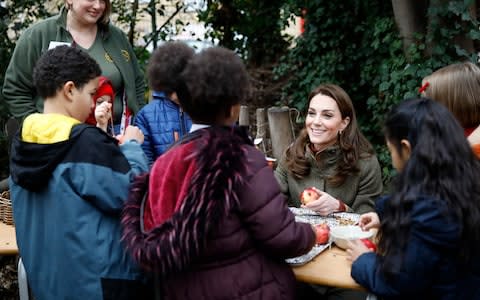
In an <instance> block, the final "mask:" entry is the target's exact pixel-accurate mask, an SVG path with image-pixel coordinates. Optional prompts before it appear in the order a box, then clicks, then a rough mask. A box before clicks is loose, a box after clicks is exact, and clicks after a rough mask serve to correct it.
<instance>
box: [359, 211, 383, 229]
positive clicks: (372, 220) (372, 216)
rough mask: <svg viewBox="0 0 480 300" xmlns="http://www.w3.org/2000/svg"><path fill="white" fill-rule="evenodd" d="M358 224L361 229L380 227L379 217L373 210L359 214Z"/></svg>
mask: <svg viewBox="0 0 480 300" xmlns="http://www.w3.org/2000/svg"><path fill="white" fill-rule="evenodd" d="M358 226H360V228H362V230H363V231H367V230H370V229H371V228H378V227H380V218H379V217H378V215H377V213H375V212H369V213H366V214H363V215H361V216H360V220H359V221H358Z"/></svg>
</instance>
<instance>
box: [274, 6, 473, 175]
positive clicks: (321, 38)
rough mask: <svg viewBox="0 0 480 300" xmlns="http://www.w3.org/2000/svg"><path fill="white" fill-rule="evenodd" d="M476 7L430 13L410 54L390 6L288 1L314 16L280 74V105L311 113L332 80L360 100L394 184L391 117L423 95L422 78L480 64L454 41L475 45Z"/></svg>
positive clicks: (363, 122) (363, 120) (364, 126)
mask: <svg viewBox="0 0 480 300" xmlns="http://www.w3.org/2000/svg"><path fill="white" fill-rule="evenodd" d="M471 3H472V1H470V0H466V1H462V0H459V1H449V4H448V5H444V6H439V7H432V8H430V9H429V10H428V14H427V15H426V16H425V18H429V19H431V20H433V21H432V22H431V23H430V27H429V30H428V33H427V34H426V35H425V36H420V35H418V36H417V43H415V44H413V45H412V46H411V47H410V48H409V49H408V50H407V53H406V54H405V53H404V49H403V43H402V39H401V38H400V36H399V33H398V30H397V27H396V25H395V21H394V17H393V9H392V7H391V2H390V1H379V0H345V1H324V0H318V1H298V0H291V1H289V2H288V4H287V5H286V6H285V8H286V9H288V10H289V11H291V12H293V13H295V14H297V15H300V14H301V10H302V9H305V10H306V11H307V14H306V27H305V32H304V34H303V35H302V36H301V37H299V38H298V39H297V40H296V46H295V47H293V48H292V49H290V51H289V53H288V54H287V55H285V56H283V57H282V58H281V61H280V63H279V65H278V67H277V68H276V69H275V73H276V76H277V79H281V78H288V84H286V85H285V87H284V89H283V99H282V103H281V104H282V105H289V106H292V107H295V108H297V109H299V110H300V111H305V109H306V106H307V96H308V93H309V91H310V90H311V89H312V88H313V87H315V86H317V85H319V84H320V83H325V82H332V83H336V84H339V85H340V86H342V87H343V88H344V89H345V90H346V91H347V93H348V94H349V95H350V97H351V98H352V101H353V102H354V105H355V109H356V112H357V116H358V119H359V123H360V127H361V130H362V132H363V133H364V134H365V135H366V136H367V137H368V138H369V140H370V141H371V142H372V143H373V144H374V146H375V148H376V150H377V155H378V158H379V160H380V163H381V165H382V169H383V176H384V181H385V183H388V182H389V181H390V179H391V177H392V176H393V174H394V171H393V169H392V167H391V163H390V156H389V154H388V150H387V149H386V146H385V145H384V138H383V134H382V123H383V119H384V116H385V114H386V113H387V112H388V111H389V109H390V108H391V107H392V106H393V105H395V104H396V103H399V102H400V101H402V100H403V99H406V98H410V97H416V96H419V94H418V88H419V87H420V85H421V81H422V78H423V77H425V76H426V75H429V74H430V73H432V72H433V71H434V70H436V69H438V68H440V67H442V66H445V65H448V64H450V63H453V62H458V61H464V60H471V61H474V62H476V61H477V60H478V55H477V54H476V53H469V52H468V51H466V50H465V49H462V48H461V47H460V46H459V45H456V44H455V43H452V41H454V40H455V38H456V37H458V36H459V35H462V34H467V36H468V37H470V38H471V39H473V40H478V39H479V37H480V32H479V29H478V28H479V27H478V22H477V21H476V19H475V17H472V16H471V15H470V14H469V9H468V8H469V6H470V5H471ZM427 45H428V46H427Z"/></svg>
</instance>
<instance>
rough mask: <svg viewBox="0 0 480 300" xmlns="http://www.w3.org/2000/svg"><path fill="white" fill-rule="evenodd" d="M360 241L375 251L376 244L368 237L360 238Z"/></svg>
mask: <svg viewBox="0 0 480 300" xmlns="http://www.w3.org/2000/svg"><path fill="white" fill-rule="evenodd" d="M361 241H362V243H363V244H364V245H365V246H367V248H368V249H370V250H372V251H373V252H375V251H377V245H375V243H374V242H372V241H371V240H369V239H361Z"/></svg>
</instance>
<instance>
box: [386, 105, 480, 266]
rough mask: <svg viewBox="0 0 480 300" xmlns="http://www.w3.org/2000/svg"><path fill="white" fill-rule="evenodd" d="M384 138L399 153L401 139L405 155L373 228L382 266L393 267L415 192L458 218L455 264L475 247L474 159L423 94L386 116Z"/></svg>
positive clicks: (477, 191) (479, 213)
mask: <svg viewBox="0 0 480 300" xmlns="http://www.w3.org/2000/svg"><path fill="white" fill-rule="evenodd" d="M384 132H385V137H386V139H387V141H389V143H391V144H392V145H393V147H395V149H396V150H397V151H398V153H401V144H400V143H401V140H403V139H405V140H408V141H409V143H410V145H411V153H410V158H409V159H408V161H407V162H406V163H405V165H404V167H403V169H402V170H401V171H400V173H399V174H398V175H397V177H396V178H395V180H394V183H393V189H392V196H391V198H390V199H389V201H388V203H387V204H386V206H385V211H384V216H383V218H382V220H381V226H380V230H379V243H378V247H379V252H380V253H382V254H383V255H384V260H383V262H382V264H383V265H382V268H383V270H384V272H385V273H386V274H387V275H388V274H390V275H392V274H394V273H396V272H398V271H399V268H400V266H401V262H400V263H399V262H398V260H397V259H398V258H399V257H400V260H402V259H403V257H404V253H405V249H406V244H407V241H408V238H409V235H410V229H411V211H412V207H413V204H414V203H415V201H418V199H419V196H420V195H425V196H428V197H433V199H435V200H436V201H439V206H440V207H446V209H445V211H444V214H445V215H446V216H447V217H451V218H452V220H454V221H455V222H459V225H460V228H461V232H460V235H461V237H460V239H459V242H460V244H459V245H457V246H458V247H457V248H458V259H459V262H462V261H463V262H467V261H468V260H469V259H470V258H471V257H472V256H474V255H478V252H477V251H478V250H479V248H480V230H479V228H480V162H479V160H478V159H477V158H476V157H475V155H474V154H473V152H472V149H471V148H470V145H469V144H468V142H467V140H466V139H465V136H464V134H463V129H462V127H461V126H460V124H459V122H458V121H457V120H456V119H455V117H454V116H453V115H452V114H451V113H450V112H449V111H448V109H447V108H446V107H445V106H443V105H441V104H439V103H437V102H435V101H433V100H430V99H427V98H419V99H410V100H406V101H404V102H402V103H400V104H399V105H398V106H396V107H394V108H393V109H392V110H391V111H390V113H389V114H388V116H387V118H386V121H385V126H384Z"/></svg>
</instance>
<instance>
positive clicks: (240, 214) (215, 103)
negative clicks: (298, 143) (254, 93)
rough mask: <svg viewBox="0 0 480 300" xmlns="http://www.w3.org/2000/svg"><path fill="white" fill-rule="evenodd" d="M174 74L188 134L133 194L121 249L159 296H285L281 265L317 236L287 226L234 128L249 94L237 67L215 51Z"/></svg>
mask: <svg viewBox="0 0 480 300" xmlns="http://www.w3.org/2000/svg"><path fill="white" fill-rule="evenodd" d="M182 76H183V78H184V80H185V83H186V86H185V87H184V89H183V90H181V91H179V92H180V93H181V94H180V95H179V96H180V97H179V99H180V101H181V105H182V107H183V108H184V109H185V111H186V112H187V113H188V114H189V115H190V116H191V118H192V120H193V125H192V129H191V130H190V134H188V135H187V136H186V137H184V138H183V139H182V140H180V141H179V142H177V143H176V144H175V145H174V146H173V147H172V148H170V149H169V150H168V151H167V152H166V153H165V154H163V155H162V156H160V157H159V158H158V159H157V160H156V162H155V163H154V165H153V167H152V170H151V173H150V175H149V176H147V175H145V176H143V177H139V178H137V181H136V183H135V184H134V186H133V187H132V188H131V191H130V195H129V201H128V203H127V206H126V208H125V210H124V215H123V225H124V236H123V239H124V241H125V242H126V245H127V248H128V249H129V250H130V253H131V254H132V255H133V256H134V258H135V259H136V260H137V261H138V262H139V263H140V264H141V266H142V267H143V268H144V269H145V270H147V271H149V272H152V273H154V274H155V275H156V278H157V282H156V285H157V286H158V287H159V288H160V290H161V293H162V295H161V296H162V299H184V300H185V299H209V300H211V299H293V298H294V297H295V278H294V275H293V272H292V270H291V269H290V267H289V266H288V265H287V264H286V263H285V261H284V260H285V259H286V258H289V257H295V256H299V255H302V254H305V253H306V252H308V251H309V250H310V249H311V248H312V246H313V245H314V243H315V233H314V230H312V226H310V225H309V224H305V223H298V222H296V221H295V217H294V215H293V214H292V213H291V212H290V210H289V209H288V207H287V203H286V198H285V197H284V196H283V194H282V193H281V192H280V188H279V185H278V183H277V182H276V180H275V177H274V175H273V172H272V169H271V168H270V167H268V165H267V162H266V161H265V155H263V154H262V153H261V152H260V151H258V150H257V149H255V147H254V146H253V144H252V142H251V140H250V139H249V137H248V134H247V132H246V131H245V130H243V128H239V127H235V126H234V124H235V122H236V121H237V119H238V115H239V110H240V103H241V102H242V101H244V100H246V99H248V97H249V92H250V84H249V77H248V74H247V72H246V69H245V66H244V65H243V63H242V61H241V59H240V58H239V57H238V56H237V55H236V54H235V53H234V52H232V51H230V50H227V49H225V48H221V47H214V48H208V49H206V50H204V51H202V52H200V53H199V54H197V55H196V56H194V58H193V59H192V60H191V61H190V62H189V64H188V65H187V67H186V69H185V70H184V72H183V73H182ZM147 190H148V194H146V197H145V202H144V203H142V199H143V198H144V195H145V192H146V191H147ZM142 223H143V224H142ZM141 225H143V226H144V227H143V228H142V229H144V230H143V231H142V230H141Z"/></svg>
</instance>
